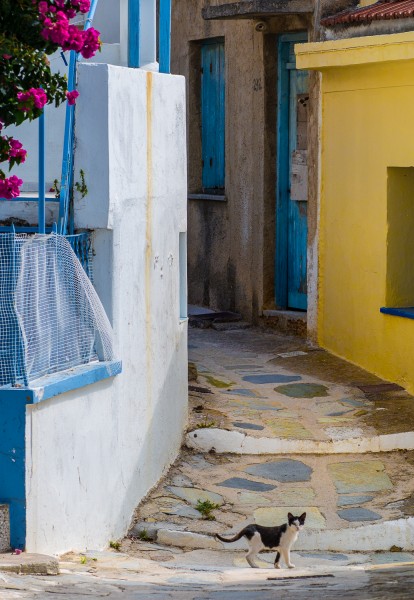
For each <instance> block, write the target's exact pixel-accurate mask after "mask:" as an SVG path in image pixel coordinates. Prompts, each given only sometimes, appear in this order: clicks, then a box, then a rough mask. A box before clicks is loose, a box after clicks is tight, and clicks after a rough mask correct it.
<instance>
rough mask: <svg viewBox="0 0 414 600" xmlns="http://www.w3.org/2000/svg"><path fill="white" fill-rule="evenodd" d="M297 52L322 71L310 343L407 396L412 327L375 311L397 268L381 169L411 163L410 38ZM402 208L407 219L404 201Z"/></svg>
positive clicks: (404, 255)
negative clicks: (313, 337) (314, 322)
mask: <svg viewBox="0 0 414 600" xmlns="http://www.w3.org/2000/svg"><path fill="white" fill-rule="evenodd" d="M300 52H301V54H302V56H300V55H299V56H298V61H299V63H300V65H301V66H302V67H303V68H316V69H321V70H322V93H323V100H322V102H323V104H322V124H323V126H322V180H321V215H320V254H319V266H320V273H319V294H320V299H319V324H318V338H319V342H320V343H321V345H322V346H324V347H326V348H328V349H329V350H331V351H333V352H334V353H336V354H338V355H340V356H342V357H344V358H346V359H348V360H350V361H352V362H354V363H356V364H358V365H360V366H362V367H364V368H366V369H368V370H369V371H372V372H374V373H376V374H378V375H380V376H381V377H384V378H386V379H389V380H392V381H395V382H398V383H399V384H401V385H402V386H404V387H407V388H408V389H409V390H410V391H411V392H412V391H414V366H413V361H412V347H413V343H414V321H413V320H410V319H406V318H400V317H395V316H389V315H384V314H381V313H380V307H383V306H386V303H387V290H388V291H389V286H390V285H391V283H392V282H393V281H394V278H393V277H392V273H389V272H387V264H388V266H389V265H390V263H393V264H394V265H397V264H398V261H396V260H395V256H393V257H392V261H390V256H389V252H390V246H389V243H390V238H389V229H388V228H389V226H390V223H392V222H395V221H396V219H395V216H394V217H393V214H392V211H394V210H400V208H401V201H399V202H398V204H397V203H395V202H393V201H392V198H393V195H394V196H395V194H398V190H396V189H395V188H393V190H392V194H393V195H392V194H390V187H389V177H388V176H389V168H390V167H405V168H406V167H413V166H414V153H413V145H412V139H413V135H414V127H413V125H412V121H411V120H410V118H409V115H410V114H411V111H412V108H411V107H412V105H413V101H414V93H413V89H414V88H413V84H414V75H413V73H414V70H413V67H414V34H413V33H412V32H411V33H409V34H398V35H388V36H380V37H376V38H372V37H369V38H358V39H357V40H353V39H350V40H346V41H338V42H326V43H322V44H309V45H307V46H304V47H303V49H302V50H300ZM391 61H392V62H391ZM400 192H401V195H403V194H404V193H405V188H404V186H403V185H401V190H400ZM405 207H406V210H407V212H406V215H405V220H410V219H412V210H413V204H412V203H411V209H408V208H407V207H408V203H407V201H405ZM398 218H401V215H399V216H398ZM397 221H398V219H397ZM411 222H412V221H411ZM410 261H411V256H410V253H409V247H407V248H406V252H403V251H401V255H400V261H399V264H400V266H401V270H402V271H401V272H402V274H403V276H404V277H412V274H411V271H410V269H409V268H406V266H407V265H408V264H409V263H410ZM389 295H390V294H388V296H389ZM413 300H414V298H413V299H412V301H413Z"/></svg>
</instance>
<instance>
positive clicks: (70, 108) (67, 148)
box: [39, 0, 98, 235]
mask: <svg viewBox="0 0 414 600" xmlns="http://www.w3.org/2000/svg"><path fill="white" fill-rule="evenodd" d="M97 5H98V0H92V2H91V7H90V9H89V13H88V17H87V19H86V22H85V27H84V29H85V30H86V29H89V27H91V26H92V20H93V17H94V15H95V11H96V7H97ZM78 57H79V54H77V53H76V52H75V51H74V50H72V51H71V53H70V59H69V73H68V91H73V90H74V89H75V88H76V65H77V62H78ZM74 137H75V105H74V104H72V105H69V103H66V119H65V137H64V140H63V156H62V180H61V185H60V194H59V221H58V233H60V234H62V235H65V234H67V233H68V221H69V209H70V197H71V192H72V185H73V150H74ZM39 218H40V211H39ZM39 227H40V221H39ZM70 233H71V234H73V219H71V222H70Z"/></svg>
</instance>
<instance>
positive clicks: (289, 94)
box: [275, 35, 309, 310]
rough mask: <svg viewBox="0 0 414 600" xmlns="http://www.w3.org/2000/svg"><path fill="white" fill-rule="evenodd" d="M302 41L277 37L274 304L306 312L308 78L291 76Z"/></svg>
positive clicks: (302, 73) (297, 37)
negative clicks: (299, 43)
mask: <svg viewBox="0 0 414 600" xmlns="http://www.w3.org/2000/svg"><path fill="white" fill-rule="evenodd" d="M305 39H306V37H304V36H303V35H286V36H281V39H280V42H279V82H278V115H277V116H278V165H277V166H278V168H277V207H276V211H277V212H276V222H277V231H276V236H277V237H276V273H275V282H276V294H275V295H276V303H277V305H278V306H281V307H284V308H290V309H299V310H306V308H307V280H306V277H307V198H308V167H307V146H308V141H307V123H308V104H309V96H308V74H307V72H306V71H298V70H296V63H295V53H294V45H295V43H297V42H299V41H304V40H305Z"/></svg>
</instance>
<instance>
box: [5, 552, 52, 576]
mask: <svg viewBox="0 0 414 600" xmlns="http://www.w3.org/2000/svg"><path fill="white" fill-rule="evenodd" d="M1 571H6V572H9V573H18V574H19V575H59V563H58V561H57V559H56V558H54V557H53V556H46V555H45V554H26V552H23V553H22V554H0V572H1Z"/></svg>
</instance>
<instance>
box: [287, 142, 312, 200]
mask: <svg viewBox="0 0 414 600" xmlns="http://www.w3.org/2000/svg"><path fill="white" fill-rule="evenodd" d="M290 199H291V200H302V201H307V200H308V157H307V151H306V150H294V152H292V162H291V174H290Z"/></svg>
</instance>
